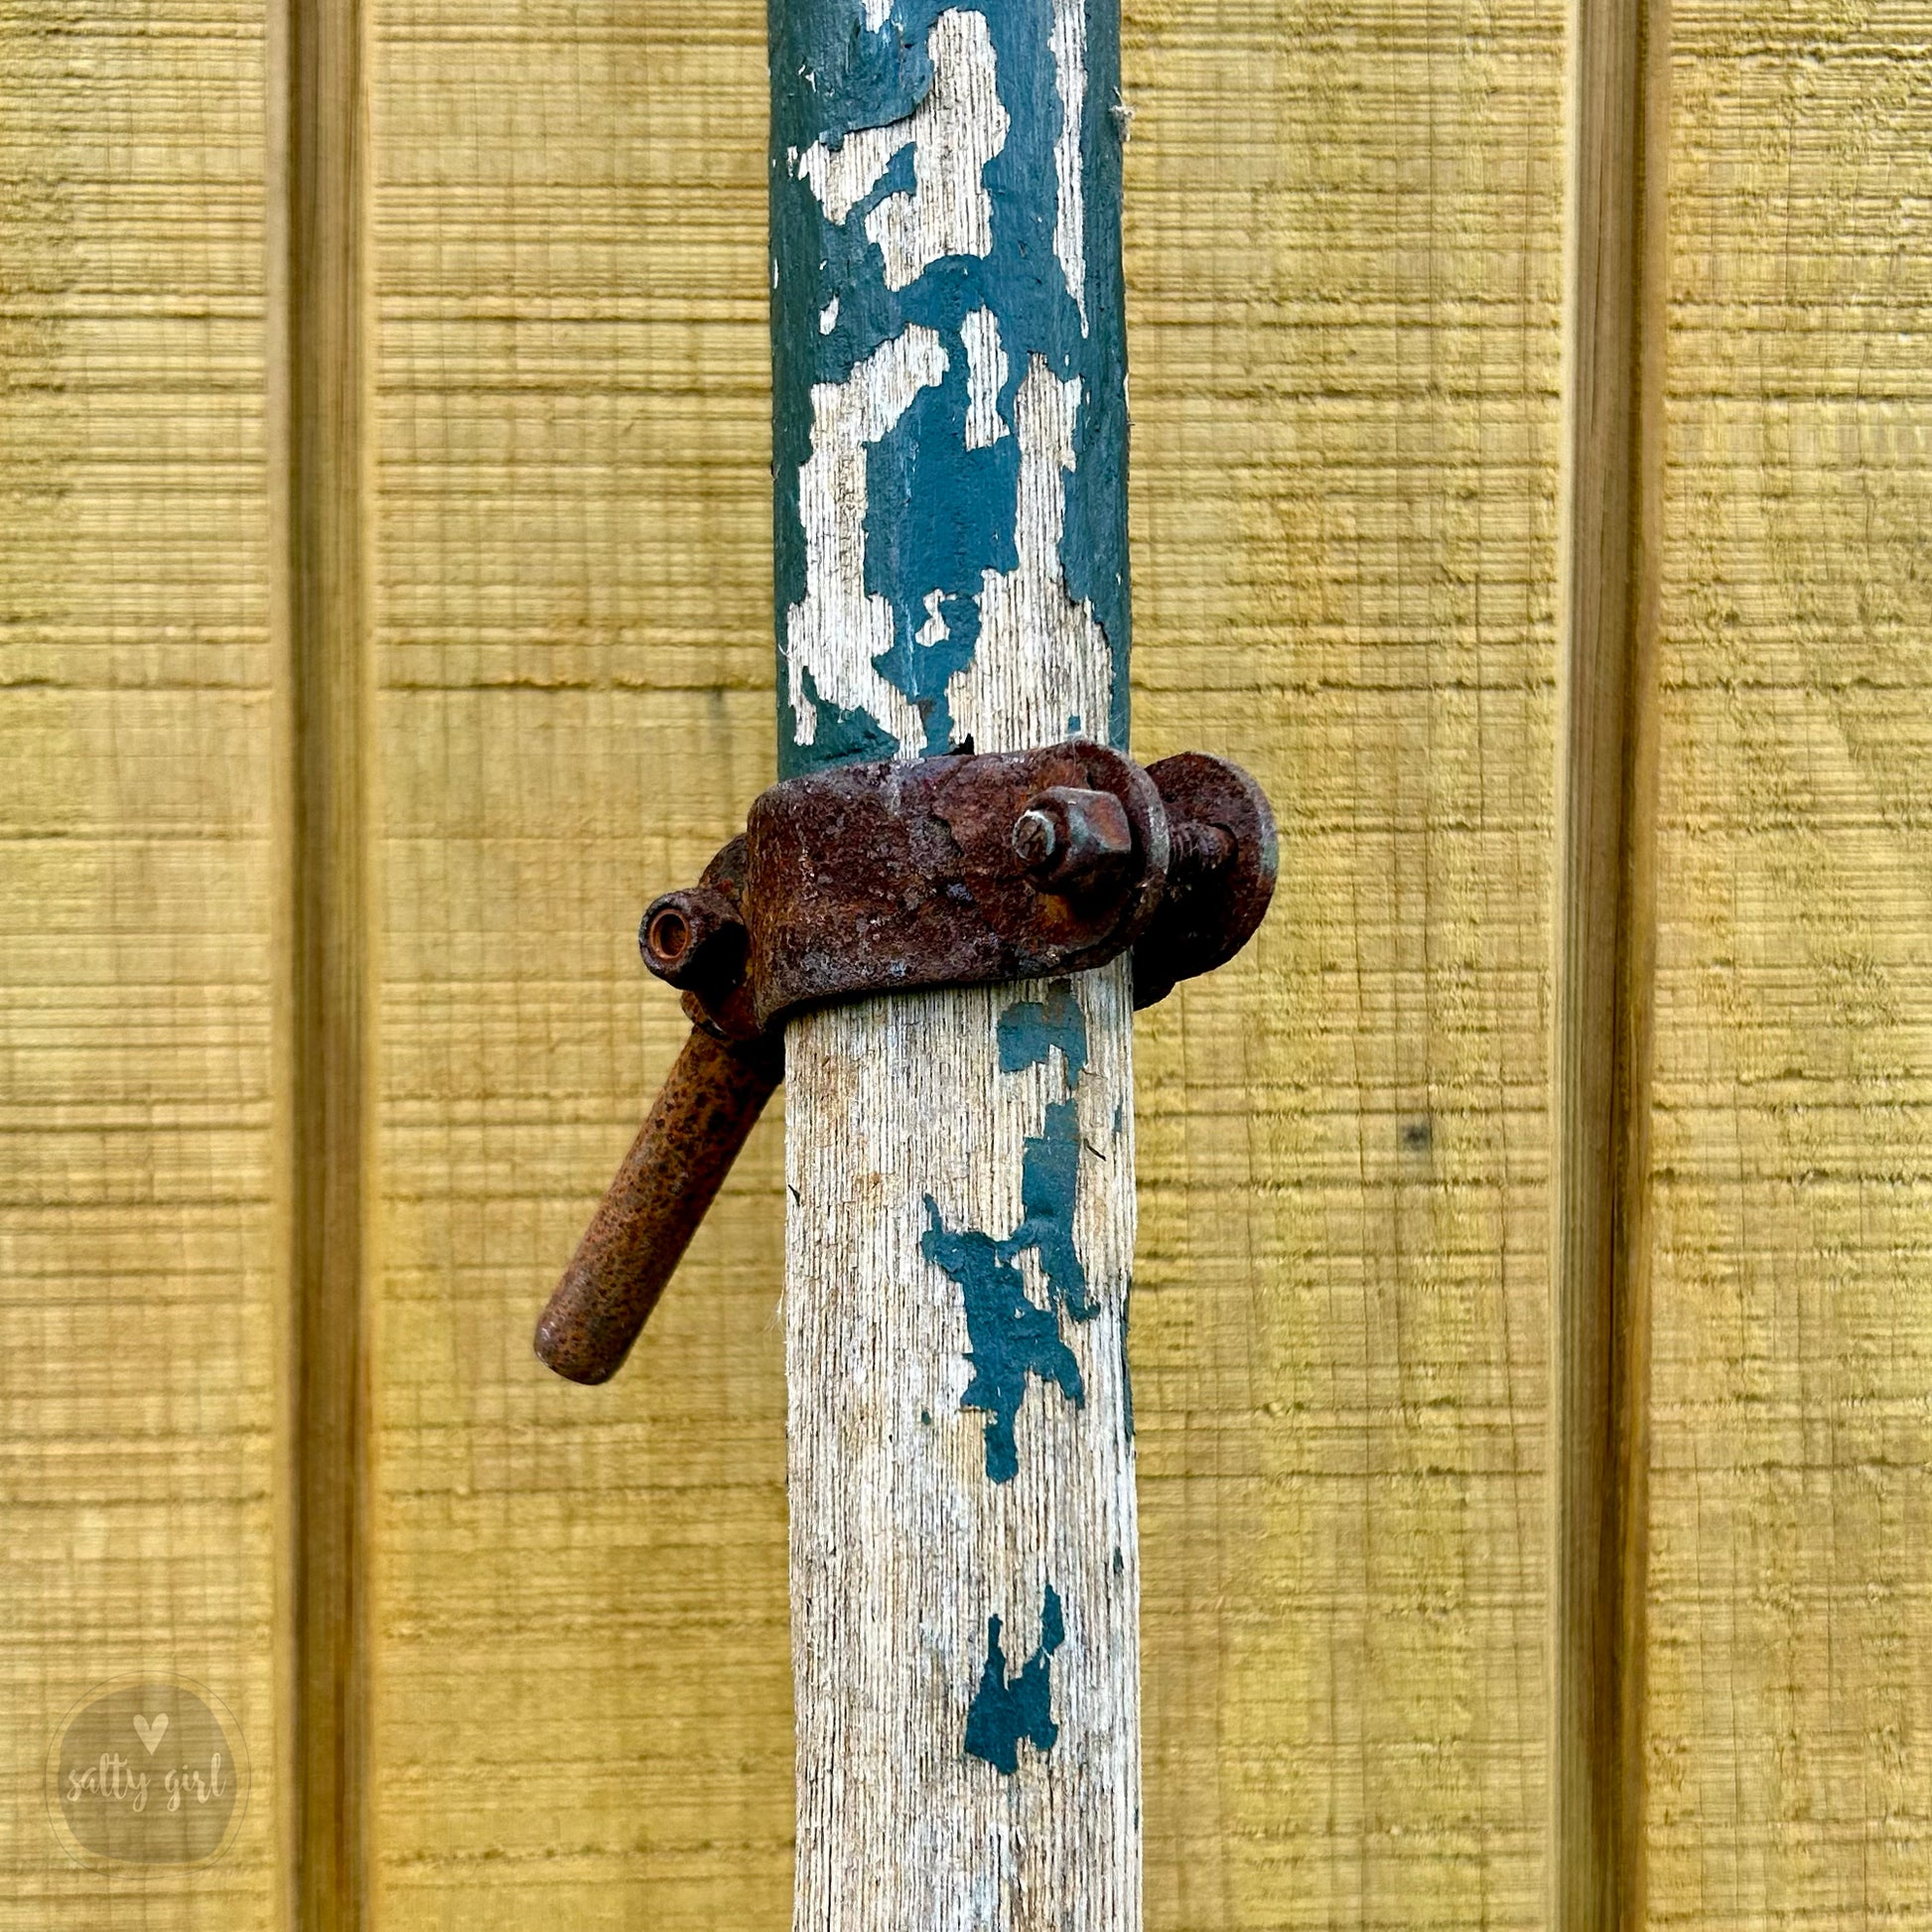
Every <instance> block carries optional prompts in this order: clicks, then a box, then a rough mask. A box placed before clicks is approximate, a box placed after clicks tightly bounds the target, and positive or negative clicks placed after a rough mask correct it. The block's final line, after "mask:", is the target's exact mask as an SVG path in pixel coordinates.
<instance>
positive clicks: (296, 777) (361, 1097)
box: [269, 0, 372, 1932]
mask: <svg viewBox="0 0 1932 1932" xmlns="http://www.w3.org/2000/svg"><path fill="white" fill-rule="evenodd" d="M271 25H272V32H273V34H274V46H273V48H272V52H271V62H270V68H269V88H270V100H269V115H270V141H271V147H272V152H271V166H272V175H271V183H272V186H271V192H270V209H269V252H270V318H271V324H270V326H271V376H270V383H271V388H270V400H269V406H270V418H271V424H270V439H271V440H270V448H271V450H272V452H273V456H272V459H271V461H272V464H273V468H274V473H275V474H274V486H275V490H276V511H277V527H276V532H275V549H276V565H277V570H278V573H279V582H278V590H279V596H278V600H277V617H278V621H279V625H280V632H281V634H280V639H279V642H280V652H279V662H280V672H281V678H282V690H281V704H280V712H279V722H280V728H281V732H282V754H283V756H282V759H281V760H280V765H281V771H282V781H281V782H282V795H281V806H282V829H283V848H282V849H283V859H284V864H283V879H284V886H283V898H282V942H283V949H284V950H283V1007H282V1014H281V1018H282V1021H283V1026H282V1046H281V1053H280V1064H279V1072H280V1078H281V1082H282V1092H281V1095H280V1098H281V1103H282V1104H281V1106H280V1107H279V1108H278V1120H279V1123H280V1133H281V1137H282V1146H281V1153H282V1158H283V1160H284V1161H285V1162H286V1170H285V1174H284V1186H283V1189H282V1198H283V1199H284V1200H285V1201H286V1202H287V1208H286V1215H287V1220H286V1248H285V1253H286V1256H287V1261H286V1266H287V1268H288V1274H289V1308H290V1315H289V1329H288V1342H289V1347H290V1349H291V1355H290V1358H289V1363H288V1370H287V1384H286V1386H287V1390H288V1395H287V1408H286V1411H285V1415H284V1429H285V1441H286V1445H287V1450H286V1453H287V1462H286V1465H285V1466H286V1467H287V1470H288V1492H289V1502H288V1511H287V1517H286V1520H285V1527H284V1538H285V1542H284V1550H285V1569H284V1578H285V1591H286V1595H285V1607H284V1611H283V1618H282V1623H283V1628H284V1630H285V1631H287V1633H288V1638H289V1664H288V1666H287V1670H286V1674H285V1678H284V1688H283V1697H284V1700H285V1704H286V1711H285V1717H286V1722H285V1724H284V1725H283V1726H282V1732H283V1736H284V1738H285V1740H286V1741H285V1744H284V1747H283V1748H284V1758H283V1764H284V1776H283V1778H282V1780H281V1783H282V1787H283V1791H284V1797H283V1805H284V1812H283V1817H282V1829H283V1832H284V1834H285V1843H286V1844H287V1845H288V1848H289V1857H288V1860H287V1870H288V1874H289V1875H288V1881H287V1883H288V1903H287V1920H288V1923H289V1924H290V1925H292V1926H294V1927H299V1928H301V1929H302V1932H356V1929H357V1928H359V1927H361V1926H363V1925H365V1924H366V1923H367V1922H368V1918H369V1912H368V1856H367V1846H366V1838H367V1833H368V1827H369V1820H368V1818H367V1815H366V1811H365V1800H364V1794H365V1793H366V1791H367V1790H368V1786H369V1779H368V1760H369V1726H368V1716H367V1713H368V1702H369V1699H368V1669H367V1662H368V1614H369V1606H368V1599H367V1578H368V1560H367V1554H368V1485H369V1468H368V1436H369V1429H368V1414H369V1399H368V1351H367V1319H368V1311H367V1302H366V1284H367V1280H368V1275H369V1266H370V1254H369V1245H370V1244H369V1225H370V1216H369V1211H368V1203H369V1196H370V1187H369V1176H370V1173H371V1167H372V1163H371V1152H370V1123H371V1119H372V1110H371V1093H372V1080H371V1076H370V1054H371V1049H372V1030H371V1027H370V1011H371V1003H370V997H369V989H370V977H371V975H370V953H371V913H370V907H371V903H372V900H371V894H370V888H369V880H368V860H367V851H368V832H369V822H370V821H369V812H370V806H369V785H370V778H371V769H370V764H371V760H370V756H369V754H370V731H369V709H370V707H369V689H368V687H369V672H368V662H367V658H368V625H367V621H366V602H367V601H366V587H365V566H366V557H365V550H366V532H365V523H364V518H365V514H366V504H367V491H366V489H365V487H364V480H365V478H364V473H365V465H366V457H367V452H366V449H365V443H364V433H365V425H366V422H367V410H366V406H365V387H366V363H365V345H366V342H367V337H368V332H367V328H366V324H365V318H364V313H363V312H364V299H365V298H364V278H365V271H366V248H365V244H364V236H363V227H364V219H365V208H364V203H365V194H364V179H363V171H364V166H365V156H366V153H367V141H366V125H365V114H364V104H363V79H364V65H363V40H364V29H365V22H364V19H363V10H362V7H361V5H360V3H359V0H284V3H283V5H282V6H280V7H278V8H274V9H271Z"/></svg>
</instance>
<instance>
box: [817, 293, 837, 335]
mask: <svg viewBox="0 0 1932 1932" xmlns="http://www.w3.org/2000/svg"><path fill="white" fill-rule="evenodd" d="M838 326H839V298H838V297H837V296H836V295H835V296H833V298H832V299H831V301H829V302H828V303H826V305H825V306H824V308H822V309H821V310H819V312H818V333H819V334H820V335H821V336H829V335H830V334H831V333H832V331H833V330H835V329H836V328H837V327H838Z"/></svg>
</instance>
